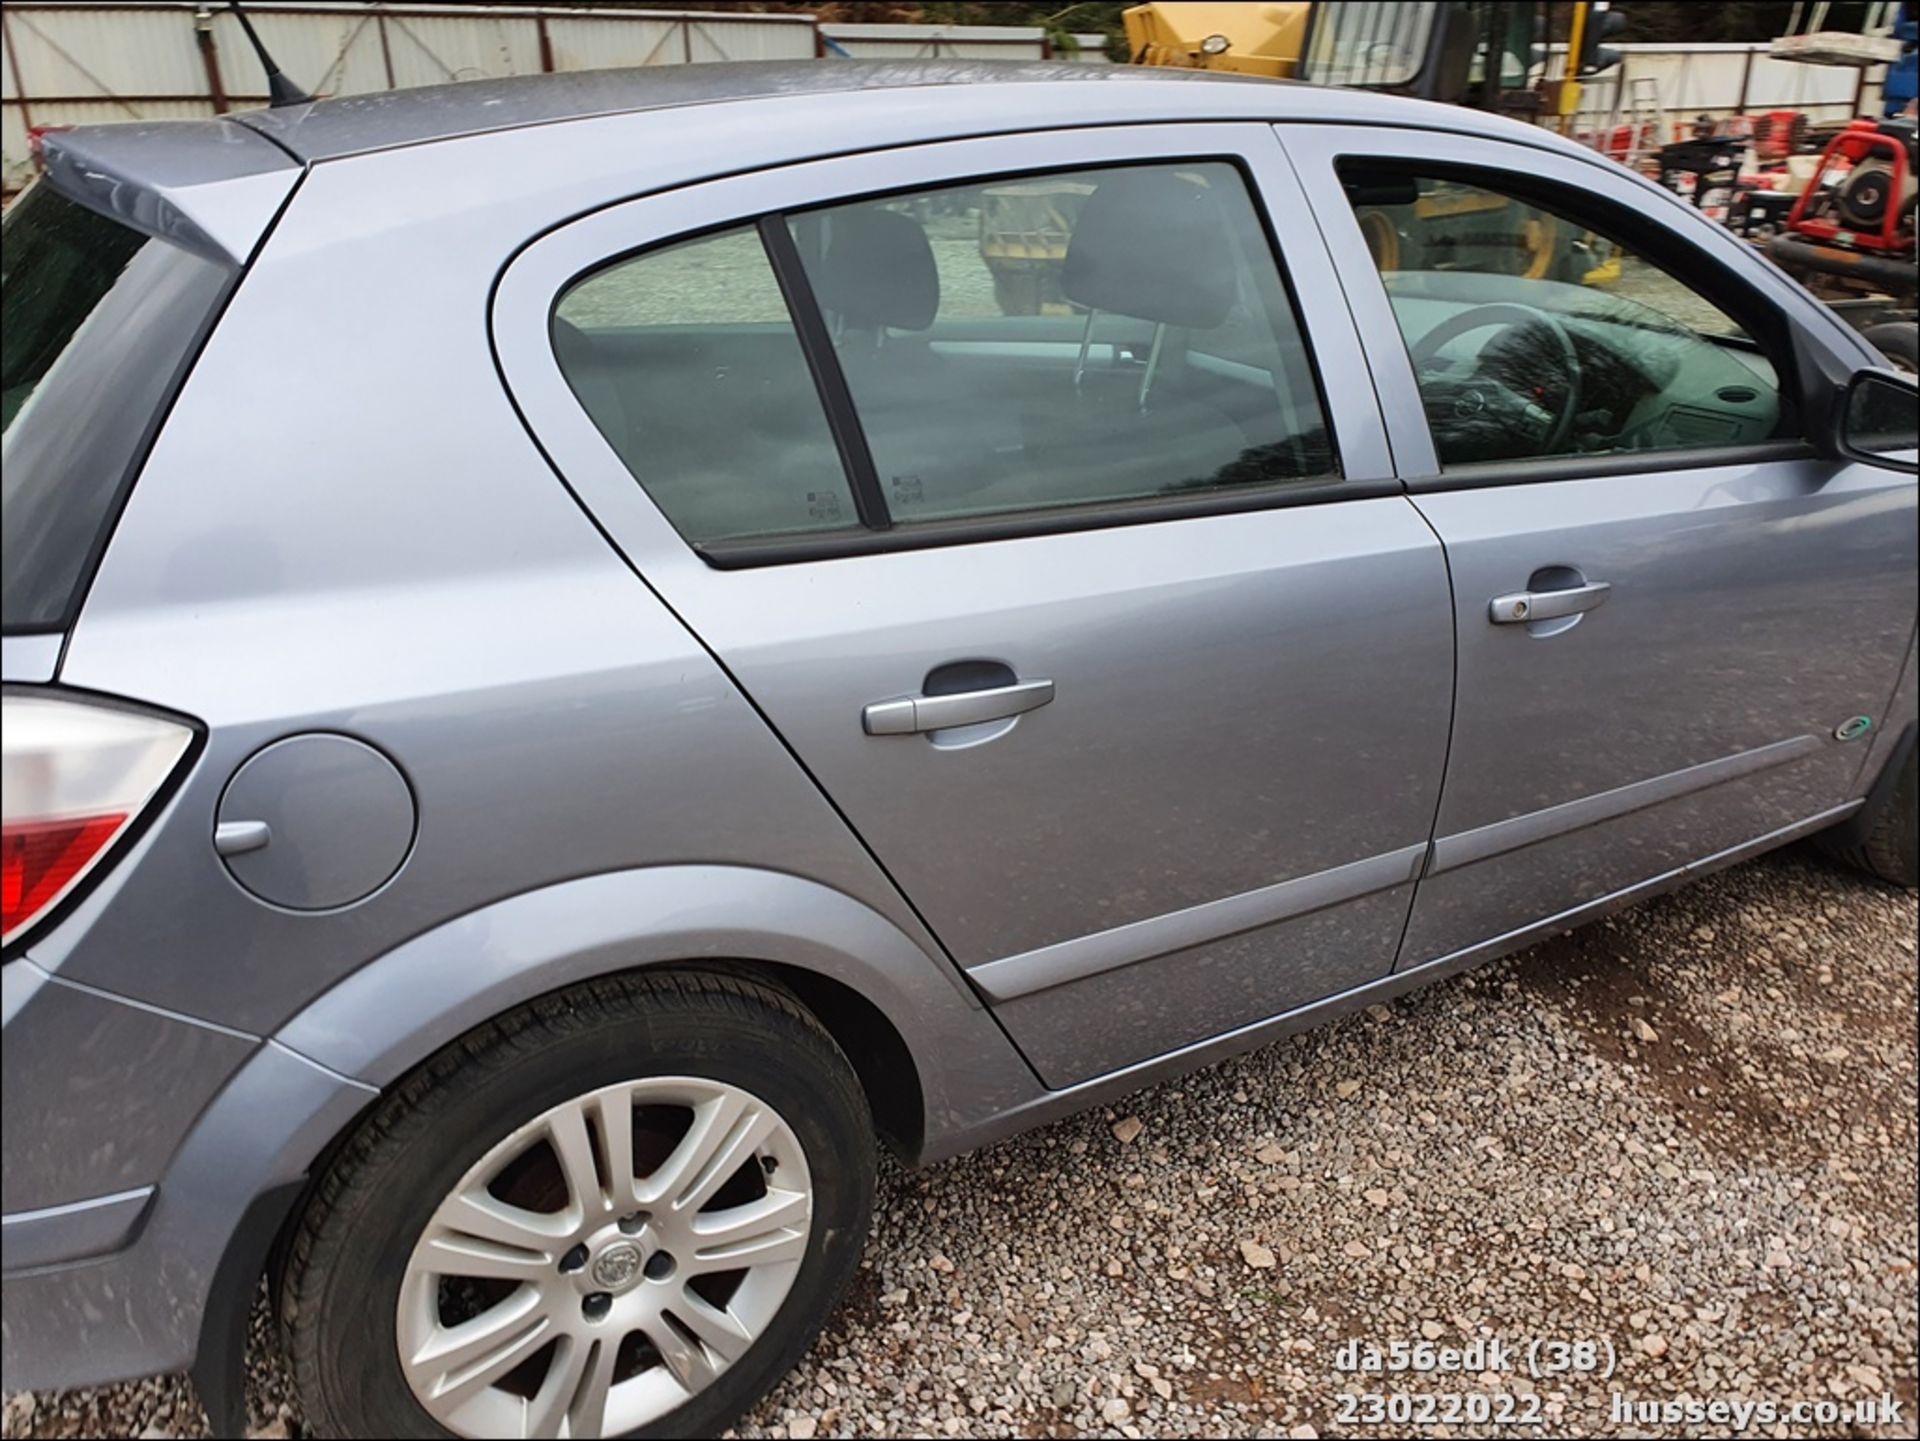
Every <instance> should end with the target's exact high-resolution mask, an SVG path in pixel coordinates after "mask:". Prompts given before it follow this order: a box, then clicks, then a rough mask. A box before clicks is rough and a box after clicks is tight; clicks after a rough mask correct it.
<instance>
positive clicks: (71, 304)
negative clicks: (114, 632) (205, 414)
mask: <svg viewBox="0 0 1920 1441" xmlns="http://www.w3.org/2000/svg"><path fill="white" fill-rule="evenodd" d="M0 233H3V234H4V247H3V249H0V425H3V426H4V440H0V446H3V447H4V449H3V450H0V503H3V505H4V525H0V626H3V627H4V629H5V630H6V631H7V632H9V633H16V632H22V631H44V630H58V629H62V628H64V627H65V626H66V625H67V623H68V622H69V621H71V619H72V611H73V608H74V606H75V605H76V604H77V602H78V600H79V596H80V592H81V591H82V590H83V589H84V586H85V582H86V576H87V572H88V570H89V569H90V567H91V564H92V562H93V560H94V559H95V558H96V557H97V556H98V554H99V551H100V549H101V547H102V546H103V545H104V544H105V541H106V535H107V531H108V530H109V529H110V528H111V526H112V523H113V517H114V515H115V513H116V512H117V510H118V501H119V499H120V497H121V495H122V494H123V491H124V488H125V486H126V485H127V483H128V482H129V481H130V480H131V478H132V476H133V473H134V471H135V470H136V469H137V468H138V466H139V463H140V461H141V460H142V458H143V457H144V456H145V453H146V448H147V445H148V443H149V442H150V440H151V439H152V433H153V430H154V428H155V425H156V423H157V421H158V419H159V417H160V416H161V414H162V413H163V412H164V410H165V408H166V404H167V401H168V400H169V399H170V398H171V397H172V394H173V391H174V389H175V387H176V385H177V384H178V381H179V380H180V378H181V376H182V374H183V373H184V369H185V362H186V361H187V359H188V357H189V356H190V355H191V353H192V352H193V350H194V348H195V346H196V344H197V342H198V340H199V338H200V336H201V334H202V332H203V329H204V327H205V324H206V322H207V320H208V318H209V317H210V316H211V315H212V314H213V312H214V310H215V308H216V307H217V306H218V304H219V300H220V297H221V295H222V294H223V293H224V290H225V287H226V284H227V282H228V280H229V279H230V277H231V274H232V272H231V271H230V270H228V269H227V268H226V267H224V266H221V265H218V264H215V263H214V262H212V261H210V260H206V259H202V258H200V257H198V256H194V255H190V254H188V253H187V252H186V251H184V250H181V249H179V248H178V247H177V246H173V245H169V244H167V243H166V242H164V241H160V240H154V239H150V238H149V237H147V236H145V235H142V234H140V233H139V232H138V231H136V230H133V229H130V228H129V227H127V226H125V225H122V224H121V223H120V222H118V221H116V220H112V219H109V218H108V217H106V216H104V215H101V214H98V213H97V212H95V211H92V210H88V209H86V208H85V207H83V206H81V205H77V204H75V203H74V202H73V201H71V200H69V199H67V198H66V196H64V195H62V194H60V193H59V192H58V191H57V190H53V189H51V188H50V187H49V186H47V185H46V184H44V183H43V184H37V185H34V186H33V187H32V188H31V189H29V190H28V191H27V193H26V194H25V195H23V196H21V197H20V200H19V201H18V203H16V204H15V205H14V207H13V208H12V210H11V211H9V212H8V214H7V218H6V221H5V224H4V228H3V231H0Z"/></svg>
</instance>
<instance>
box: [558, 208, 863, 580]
mask: <svg viewBox="0 0 1920 1441" xmlns="http://www.w3.org/2000/svg"><path fill="white" fill-rule="evenodd" d="M553 345H554V355H555V357H556V358H557V359H558V360H559V362H560V368H561V370H562V371H563V372H565V374H566V377H567V383H568V384H569V385H571V386H572V387H573V391H574V394H575V395H576V396H578V397H579V399H580V403H581V404H582V405H583V406H585V407H586V410H587V414H588V415H590V416H591V417H592V418H593V423H594V424H595V425H597V426H598V427H599V428H600V433H601V434H602V435H604V436H605V437H606V438H607V443H608V444H609V445H611V446H612V447H613V448H614V450H615V451H616V452H617V453H618V454H619V456H620V459H621V460H622V461H623V462H625V464H626V466H627V469H628V470H630V471H632V472H633V474H634V477H635V478H636V479H637V480H638V481H639V482H640V484H641V485H642V486H643V487H645V489H646V492H647V494H648V495H650V496H652V497H653V500H654V503H655V504H656V505H658V506H659V507H660V509H661V510H663V511H665V512H666V515H667V518H668V519H669V520H670V521H672V522H673V524H674V525H675V527H677V528H678V529H679V531H680V533H681V534H682V535H684V536H685V537H686V538H687V539H688V540H690V541H692V542H693V543H694V544H696V545H700V544H704V543H708V542H713V541H724V540H737V539H741V538H744V537H750V536H766V535H798V534H806V533H809V532H819V531H835V530H845V529H847V528H849V527H852V526H856V525H858V523H859V521H858V517H857V515H856V513H855V510H854V504H853V494H852V491H851V490H850V489H849V488H848V485H847V478H846V473H845V471H843V470H842V469H841V466H840V453H839V451H838V450H837V449H836V448H835V446H834V443H833V433H832V432H831V431H830V430H829V429H828V428H827V418H826V414H825V412H824V411H822V410H821V408H820V398H819V393H818V392H817V391H816V390H815V389H814V384H813V374H812V372H811V371H809V370H808V369H807V362H806V357H805V356H804V355H803V354H802V352H801V350H800V340H799V337H798V336H797V335H796V334H795V333H794V329H793V322H792V320H791V319H790V318H789V317H788V314H787V304H786V301H785V300H784V299H782V298H781V294H780V283H779V281H778V280H776V279H775V278H774V274H773V266H772V265H771V263H769V261H768V260H767V256H766V251H765V250H764V249H763V248H762V247H761V244H760V236H759V233H758V231H756V230H755V229H753V228H752V227H751V226H748V227H745V228H742V229H738V230H727V231H722V232H720V233H719V234H716V235H707V236H703V237H701V238H700V239H698V240H689V241H685V242H683V243H681V244H678V245H670V246H668V247H666V248H665V249H663V250H655V251H650V252H648V253H647V254H645V255H641V256H637V257H635V258H632V259H628V260H622V261H618V262H616V263H615V264H612V265H609V266H607V267H606V268H605V269H603V270H600V271H597V272H595V273H594V274H592V275H590V276H588V277H587V278H586V279H584V280H582V281H580V282H579V283H578V284H576V285H574V286H573V287H572V288H571V289H569V290H568V291H567V292H566V294H565V295H563V296H562V297H561V298H560V303H559V305H558V307H557V308H556V309H555V311H554V318H553Z"/></svg>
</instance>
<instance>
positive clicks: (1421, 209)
mask: <svg viewBox="0 0 1920 1441" xmlns="http://www.w3.org/2000/svg"><path fill="white" fill-rule="evenodd" d="M1341 173H1342V179H1343V180H1344V181H1345V182H1346V186H1347V191H1348V194H1349V197H1350V198H1352V199H1353V201H1354V204H1355V208H1356V211H1357V212H1359V214H1360V216H1361V218H1362V229H1363V233H1365V234H1366V235H1367V238H1368V245H1369V249H1370V251H1371V252H1372V254H1373V256H1374V260H1375V263H1376V265H1377V266H1378V267H1379V269H1380V272H1381V278H1382V281H1383V282H1384V284H1385V286H1386V289H1387V294H1388V298H1389V300H1390V301H1391V303H1392V306H1393V312H1394V317H1395V319H1396V320H1397V321H1398V322H1399V325H1400V329H1401V333H1402V335H1403V337H1404V338H1405V340H1406V344H1407V350H1408V354H1409V357H1410V358H1411V359H1412V361H1413V364H1414V369H1415V372H1416V375H1417V377H1418V380H1419V383H1420V389H1421V396H1422V399H1423V401H1424V404H1425V409H1426V413H1427V419H1428V422H1429V425H1430V427H1431V429H1432V433H1433V439H1434V445H1435V449H1436V450H1437V452H1438V454H1439V457H1440V460H1441V463H1442V464H1443V465H1445V466H1449V467H1452V466H1459V465H1471V464H1482V463H1487V462H1495V461H1506V460H1518V459H1531V458H1538V457H1548V456H1572V455H1606V454H1616V453H1624V452H1634V451H1649V450H1685V449H1692V448H1699V447H1708V446H1730V445H1746V444H1752V443H1753V442H1756V441H1761V440H1766V439H1768V438H1770V437H1773V436H1775V435H1776V434H1778V433H1779V431H1780V429H1781V427H1782V425H1783V424H1784V423H1787V422H1789V421H1790V419H1791V417H1790V416H1788V415H1783V408H1782V405H1781V396H1780V382H1779V377H1778V375H1777V374H1776V372H1775V370H1774V367H1773V366H1772V364H1771V363H1770V362H1769V361H1768V360H1767V358H1766V355H1765V354H1764V352H1763V351H1762V350H1761V349H1760V348H1759V347H1758V346H1757V345H1756V344H1755V343H1754V342H1753V341H1752V340H1751V339H1749V338H1747V337H1746V336H1745V334H1744V333H1742V332H1741V331H1740V330H1739V329H1738V327H1737V326H1735V325H1734V324H1733V323H1732V321H1730V320H1729V319H1728V317H1727V316H1726V315H1725V314H1724V313H1722V312H1721V311H1719V310H1718V309H1717V308H1716V307H1714V306H1713V305H1712V304H1711V303H1710V302H1709V301H1707V300H1706V299H1705V298H1703V297H1701V296H1699V295H1697V294H1695V293H1694V292H1693V291H1692V290H1691V289H1689V288H1688V287H1687V286H1685V285H1684V283H1682V282H1680V281H1678V280H1676V279H1675V278H1673V277H1672V276H1669V275H1667V274H1665V273H1664V272H1662V271H1659V270H1657V269H1655V268H1654V267H1652V266H1649V265H1648V264H1646V262H1644V261H1643V260H1641V259H1640V258H1639V257H1637V256H1635V255H1633V254H1631V253H1629V252H1627V251H1625V250H1624V249H1623V248H1621V247H1619V246H1618V245H1617V244H1615V243H1614V242H1612V241H1609V240H1606V239H1605V238H1603V237H1599V236H1597V235H1595V234H1594V233H1593V232H1591V231H1585V230H1582V229H1581V228H1579V227H1578V226H1577V225H1575V224H1573V223H1570V222H1567V221H1566V220H1565V219H1564V218H1563V217H1560V216H1557V215H1554V214H1552V213H1551V212H1547V211H1543V210H1539V209H1537V208H1535V207H1532V206H1529V205H1526V204H1524V203H1522V202H1520V201H1518V200H1513V199H1510V198H1509V197H1506V196H1504V195H1500V194H1498V193H1496V192H1493V191H1490V190H1485V189H1482V188H1481V187H1478V186H1474V185H1471V184H1468V183H1464V182H1462V181H1459V180H1456V179H1445V178H1431V177H1426V176H1421V177H1418V178H1417V179H1416V178H1415V177H1413V176H1410V175H1408V174H1406V173H1405V172H1404V171H1399V170H1391V171H1387V172H1383V173H1377V174H1376V173H1373V172H1371V171H1363V170H1357V169H1355V168H1353V167H1343V169H1342V172H1341ZM1601 254H1605V255H1607V256H1608V257H1609V259H1608V261H1607V262H1606V263H1605V264H1594V263H1593V262H1594V261H1595V260H1596V259H1597V257H1598V256H1599V255H1601ZM1589 267H1591V268H1589Z"/></svg>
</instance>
